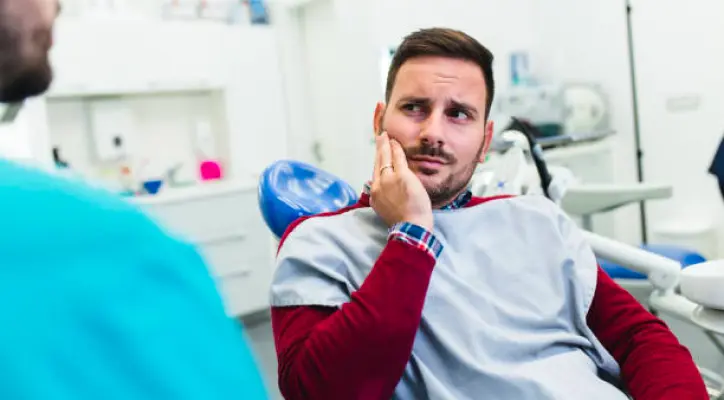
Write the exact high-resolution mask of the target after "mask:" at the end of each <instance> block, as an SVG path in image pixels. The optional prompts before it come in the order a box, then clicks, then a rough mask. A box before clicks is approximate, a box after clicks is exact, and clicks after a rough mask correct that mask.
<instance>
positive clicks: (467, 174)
mask: <svg viewBox="0 0 724 400" xmlns="http://www.w3.org/2000/svg"><path fill="white" fill-rule="evenodd" d="M484 147H485V143H484V142H483V144H481V145H480V149H478V152H477V154H476V156H475V160H474V161H473V162H472V163H471V164H470V165H469V166H468V167H467V168H466V170H465V171H462V172H461V173H460V174H455V173H451V174H450V175H449V176H448V177H447V178H446V179H445V180H444V181H443V182H441V183H439V184H437V185H435V186H433V187H426V188H425V189H426V190H427V194H428V195H429V196H430V202H431V203H432V205H433V207H440V206H444V205H445V204H447V203H448V202H450V201H452V200H453V199H454V198H455V196H457V195H458V194H460V193H461V192H463V190H465V188H467V186H468V185H469V184H470V180H471V179H472V177H473V174H474V173H475V168H476V167H477V165H478V160H479V159H480V155H481V154H482V153H483V149H484ZM405 155H406V156H407V159H408V160H409V159H411V158H412V157H415V156H429V157H438V158H441V159H443V160H445V162H447V163H449V164H450V165H454V164H455V163H457V162H458V161H457V159H456V158H455V156H453V155H452V154H450V153H447V152H446V151H445V150H444V149H442V148H440V147H433V146H430V145H429V144H425V143H423V144H422V145H420V146H417V147H411V148H406V149H405ZM417 172H418V173H420V174H422V175H427V176H433V175H435V173H436V172H435V171H425V170H420V171H417Z"/></svg>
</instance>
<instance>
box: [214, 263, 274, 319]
mask: <svg viewBox="0 0 724 400" xmlns="http://www.w3.org/2000/svg"><path fill="white" fill-rule="evenodd" d="M271 280H272V275H271V273H268V271H264V270H251V271H248V272H244V273H239V274H237V275H231V276H227V277H223V278H218V279H217V285H218V286H219V291H220V292H221V296H222V297H223V299H224V305H225V308H226V314H227V315H229V316H232V317H239V316H242V315H246V314H250V313H254V312H258V311H262V310H265V309H268V308H269V290H270V287H271Z"/></svg>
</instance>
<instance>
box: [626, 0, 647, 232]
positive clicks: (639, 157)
mask: <svg viewBox="0 0 724 400" xmlns="http://www.w3.org/2000/svg"><path fill="white" fill-rule="evenodd" d="M626 34H627V39H628V59H629V61H628V62H629V73H630V76H631V96H632V100H633V118H634V141H635V144H636V172H637V174H638V177H637V178H638V181H639V182H643V181H644V168H643V150H642V149H641V128H640V123H639V100H638V92H637V90H636V62H635V59H634V42H633V28H632V23H631V0H626ZM639 218H640V219H641V242H642V243H643V244H647V243H648V229H647V223H646V204H645V203H644V202H643V201H641V202H640V203H639Z"/></svg>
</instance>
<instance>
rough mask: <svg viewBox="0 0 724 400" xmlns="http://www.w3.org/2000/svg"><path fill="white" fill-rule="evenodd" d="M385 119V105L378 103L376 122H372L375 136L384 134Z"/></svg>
mask: <svg viewBox="0 0 724 400" xmlns="http://www.w3.org/2000/svg"><path fill="white" fill-rule="evenodd" d="M384 117H385V103H382V102H380V103H377V105H376V106H375V116H374V121H373V122H372V125H373V126H374V128H375V132H374V134H375V136H377V135H379V134H380V133H382V120H383V119H384Z"/></svg>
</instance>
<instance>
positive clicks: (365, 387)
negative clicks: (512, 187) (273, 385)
mask: <svg viewBox="0 0 724 400" xmlns="http://www.w3.org/2000/svg"><path fill="white" fill-rule="evenodd" d="M492 62H493V56H492V54H491V53H490V52H489V51H488V50H487V49H486V48H485V47H483V46H482V45H481V44H480V43H478V42H477V41H476V40H475V39H473V38H471V37H469V36H467V35H466V34H464V33H462V32H458V31H453V30H448V29H427V30H422V31H418V32H415V33H413V34H411V35H409V36H408V37H407V38H406V39H405V40H404V42H403V43H402V45H401V46H400V47H399V49H398V51H397V53H396V55H395V57H394V59H393V61H392V65H391V67H390V70H389V74H388V81H387V93H386V103H387V104H386V105H378V106H377V109H376V110H375V119H374V121H375V131H376V132H377V136H376V141H377V154H376V160H375V167H374V172H373V177H372V179H371V181H370V183H369V184H368V185H367V186H366V187H365V190H364V193H363V194H362V196H361V198H360V201H359V203H358V204H356V205H355V206H352V207H350V208H346V209H343V210H340V211H339V212H335V213H330V214H324V215H318V216H315V217H312V218H306V219H302V220H299V221H296V222H295V223H294V224H292V226H290V227H289V229H288V230H287V232H286V234H285V235H284V237H283V238H282V241H281V244H280V248H279V253H278V269H277V272H276V276H275V279H274V283H273V286H272V289H271V301H272V319H273V328H274V337H275V343H276V348H277V354H278V361H279V385H280V389H281V391H282V393H283V394H284V396H285V398H287V399H288V400H294V399H335V400H342V399H344V400H350V399H390V398H394V399H450V400H459V399H487V400H491V399H501V400H511V399H555V400H568V399H570V400H579V399H626V398H628V396H630V397H631V398H634V399H637V400H662V399H671V400H688V399H707V398H708V397H707V393H706V389H705V386H704V382H703V380H702V378H701V376H700V375H699V373H698V370H697V368H696V366H695V365H694V362H693V360H692V358H691V355H690V353H689V352H688V351H687V349H686V348H684V347H682V346H681V345H680V343H679V342H678V341H677V339H676V338H675V337H674V335H673V334H672V333H671V332H670V331H669V329H668V328H667V327H666V325H665V324H664V323H663V322H662V321H660V320H659V319H657V318H655V317H654V316H653V315H651V314H650V313H649V312H647V311H646V310H645V309H644V308H642V306H641V305H639V303H638V302H637V301H636V300H635V299H634V298H633V297H632V296H630V295H629V294H628V293H627V292H626V291H625V290H623V289H622V288H621V287H619V286H618V285H617V284H616V283H614V282H613V281H612V280H611V279H610V278H609V277H608V276H607V275H606V274H605V273H604V272H602V270H601V269H600V268H599V267H598V266H597V264H596V259H595V257H594V255H593V253H592V251H591V248H590V247H589V246H588V245H587V244H586V243H585V241H584V240H583V238H582V236H581V233H580V231H579V229H578V228H577V227H576V226H575V225H574V224H573V223H572V222H571V220H569V219H568V218H567V217H566V216H565V215H564V214H563V213H562V212H561V210H560V209H558V208H557V207H556V206H555V205H554V204H553V203H552V202H550V201H548V200H547V199H545V198H544V197H538V196H521V197H511V198H476V197H473V196H471V194H470V192H469V190H468V185H469V183H470V179H471V177H472V174H473V170H474V169H475V166H476V164H477V163H479V162H482V161H483V160H484V157H485V154H486V151H487V149H488V146H489V144H490V141H491V137H492V132H493V124H492V122H491V121H489V120H488V114H489V112H490V106H491V103H492V99H493V94H494V80H493V70H492Z"/></svg>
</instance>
